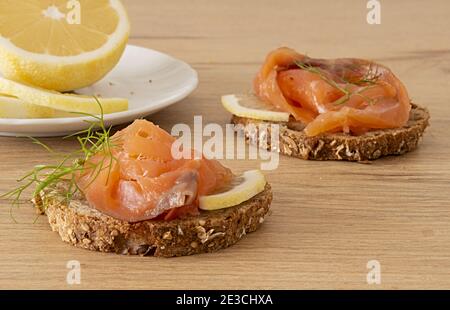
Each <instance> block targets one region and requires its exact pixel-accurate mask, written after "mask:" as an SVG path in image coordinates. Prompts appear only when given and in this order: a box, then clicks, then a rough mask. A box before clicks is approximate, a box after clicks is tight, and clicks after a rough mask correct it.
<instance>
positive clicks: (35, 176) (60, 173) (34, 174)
mask: <svg viewBox="0 0 450 310" xmlns="http://www.w3.org/2000/svg"><path fill="white" fill-rule="evenodd" d="M94 98H95V100H96V102H97V103H98V105H99V106H100V111H101V114H100V115H99V116H97V115H91V114H86V113H77V114H83V115H85V116H88V117H90V118H91V119H93V120H85V121H86V122H87V123H89V126H88V127H87V129H85V130H82V131H79V132H77V133H74V134H71V135H69V136H66V137H64V138H63V139H70V138H75V139H76V140H77V141H78V143H79V145H80V148H79V149H78V150H75V151H74V152H71V153H66V154H64V153H58V152H55V151H54V150H53V149H52V148H50V147H49V146H47V145H46V144H44V143H43V142H41V141H39V140H37V139H35V138H30V139H31V140H32V141H33V143H34V144H37V145H40V146H42V147H43V148H44V149H45V150H47V151H48V152H50V153H52V154H56V155H58V156H59V157H60V160H59V162H58V163H57V164H53V165H37V166H35V167H34V168H33V169H32V170H31V171H29V172H28V173H26V174H25V175H24V176H22V177H21V178H19V179H18V180H17V182H18V184H19V185H18V186H17V187H16V188H15V189H12V190H11V191H9V192H7V193H5V194H3V195H0V198H7V199H12V204H11V207H14V206H19V205H20V203H21V198H22V196H23V194H24V193H25V191H26V190H28V189H30V188H33V187H34V191H33V194H32V195H33V197H31V198H34V197H36V196H38V195H39V194H40V193H41V192H42V191H44V190H45V189H48V188H50V187H52V186H54V185H55V184H57V183H59V182H61V181H64V182H66V184H67V190H66V193H65V199H64V201H61V203H68V202H69V201H70V200H71V199H72V198H73V196H74V195H75V194H76V193H77V192H79V191H81V189H80V188H79V187H78V185H77V182H76V176H77V175H80V174H83V173H85V172H86V170H87V169H88V170H89V173H91V175H90V180H89V181H90V182H89V184H88V186H89V185H90V184H91V183H92V182H93V181H94V180H95V179H96V178H97V176H98V175H99V174H100V172H101V171H103V170H104V169H108V177H107V179H109V174H110V173H111V169H112V166H113V163H114V161H116V160H117V159H116V158H115V157H114V154H113V148H114V146H115V145H114V143H113V141H112V139H111V136H110V134H111V127H109V128H106V126H105V122H104V115H103V108H102V105H101V104H100V102H99V100H98V99H97V98H96V97H94ZM96 154H103V155H104V156H102V160H100V161H99V162H95V163H94V162H92V161H89V159H91V158H92V157H93V156H94V155H96ZM11 209H12V208H11Z"/></svg>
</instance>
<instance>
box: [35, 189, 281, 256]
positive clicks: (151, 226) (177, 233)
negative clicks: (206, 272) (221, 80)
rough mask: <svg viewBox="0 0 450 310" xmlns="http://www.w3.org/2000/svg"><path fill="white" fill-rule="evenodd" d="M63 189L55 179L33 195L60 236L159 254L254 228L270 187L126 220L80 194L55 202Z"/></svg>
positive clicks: (186, 251) (212, 244) (223, 242)
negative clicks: (176, 215) (177, 214)
mask: <svg viewBox="0 0 450 310" xmlns="http://www.w3.org/2000/svg"><path fill="white" fill-rule="evenodd" d="M64 192H65V188H64V186H62V185H61V186H57V187H55V188H54V189H52V190H48V191H46V192H43V193H41V194H40V195H39V196H38V197H36V198H35V199H34V203H35V206H36V207H37V208H38V209H39V210H40V211H41V212H42V213H45V214H46V215H47V217H48V220H49V223H50V226H51V228H52V230H53V231H56V232H58V233H59V235H60V237H61V239H62V240H63V241H65V242H67V243H70V244H72V245H74V246H76V247H80V248H84V249H88V250H93V251H101V252H115V253H119V254H130V255H134V254H137V255H143V256H144V255H148V256H162V257H172V256H184V255H192V254H199V253H206V252H213V251H217V250H220V249H223V248H226V247H229V246H231V245H233V244H235V243H236V242H237V241H239V240H240V239H241V238H242V237H243V236H244V235H245V234H247V233H250V232H253V231H255V230H256V229H258V227H259V226H260V225H261V224H262V223H263V222H264V219H265V217H266V216H267V214H268V212H269V206H270V203H271V202H272V190H271V187H270V185H269V184H267V185H266V187H265V189H264V191H262V192H261V193H259V194H258V195H256V196H254V197H253V198H251V199H249V200H247V201H245V202H243V203H241V204H239V205H237V206H234V207H231V208H226V209H221V210H216V211H201V213H200V215H199V216H192V217H187V218H183V219H176V220H172V221H162V220H161V221H156V220H148V221H143V222H138V223H128V222H124V221H121V220H118V219H115V218H112V217H110V216H108V215H105V214H103V213H101V212H99V211H97V210H95V209H93V208H91V207H90V206H89V205H88V203H87V202H86V201H85V200H84V198H83V197H82V195H81V194H77V196H75V197H73V198H72V199H71V201H70V203H65V204H64V203H61V201H64V200H65V199H64Z"/></svg>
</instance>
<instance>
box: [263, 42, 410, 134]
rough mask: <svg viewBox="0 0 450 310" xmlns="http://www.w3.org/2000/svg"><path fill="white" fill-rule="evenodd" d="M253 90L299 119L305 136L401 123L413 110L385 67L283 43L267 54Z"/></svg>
mask: <svg viewBox="0 0 450 310" xmlns="http://www.w3.org/2000/svg"><path fill="white" fill-rule="evenodd" d="M254 91H255V94H256V95H257V96H258V97H259V98H260V99H261V100H263V101H265V102H268V103H270V104H272V105H273V106H275V107H276V108H277V109H279V110H280V111H284V112H288V113H290V114H291V115H292V116H293V117H294V118H295V119H296V120H297V121H300V122H303V123H304V124H305V125H306V127H305V133H306V135H308V136H316V135H319V134H322V133H327V132H344V133H350V134H354V135H358V134H362V133H364V132H367V131H369V130H374V129H386V128H398V127H402V126H404V125H405V124H406V123H407V121H408V119H409V112H410V110H411V101H410V98H409V96H408V92H407V90H406V88H405V86H404V85H403V83H402V82H401V81H400V80H399V79H398V78H397V77H396V76H395V75H394V74H393V73H392V72H391V71H390V70H389V69H388V68H386V67H385V66H382V65H380V64H377V63H375V62H372V61H368V60H362V59H354V58H342V59H333V60H325V59H315V58H310V57H307V56H305V55H302V54H299V53H297V52H296V51H294V50H292V49H290V48H287V47H283V48H279V49H277V50H275V51H273V52H271V53H269V55H268V56H267V58H266V61H265V62H264V64H263V66H262V68H261V70H260V71H259V73H258V75H257V76H256V78H255V80H254Z"/></svg>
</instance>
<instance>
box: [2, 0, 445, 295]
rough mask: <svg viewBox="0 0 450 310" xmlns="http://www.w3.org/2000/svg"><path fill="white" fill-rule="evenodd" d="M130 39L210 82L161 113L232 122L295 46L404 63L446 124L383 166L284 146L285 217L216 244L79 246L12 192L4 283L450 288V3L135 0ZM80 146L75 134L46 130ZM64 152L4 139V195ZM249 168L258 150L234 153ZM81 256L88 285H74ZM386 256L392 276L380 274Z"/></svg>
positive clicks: (413, 89)
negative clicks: (162, 248) (244, 155)
mask: <svg viewBox="0 0 450 310" xmlns="http://www.w3.org/2000/svg"><path fill="white" fill-rule="evenodd" d="M124 2H125V4H126V6H127V8H128V10H129V15H130V18H131V21H132V36H131V40H130V42H131V43H133V44H137V45H142V46H145V47H149V48H153V49H156V50H160V51H162V52H166V53H169V54H171V55H173V56H175V57H178V58H180V59H183V60H185V61H187V62H189V63H190V64H191V65H192V66H193V67H194V68H195V69H196V70H197V71H198V73H199V77H200V85H199V88H198V89H197V90H196V91H195V92H194V93H193V94H192V95H191V96H190V97H189V98H187V99H186V100H183V101H182V102H180V103H178V104H176V105H174V106H171V107H170V108H168V109H165V110H164V111H161V112H160V113H158V114H155V115H152V116H150V117H149V119H150V120H152V121H153V122H155V123H157V124H160V125H161V126H162V127H163V128H165V129H167V130H170V128H171V126H173V125H174V124H176V123H180V122H183V123H188V124H190V123H192V122H193V116H194V115H203V117H204V121H205V122H216V123H219V124H223V125H224V124H226V123H227V122H228V120H229V117H230V115H229V114H228V113H226V112H225V111H224V110H223V109H222V108H221V105H220V102H219V98H220V96H221V95H222V94H227V93H237V92H243V91H247V90H248V89H249V87H250V83H251V80H252V78H253V76H254V74H255V72H256V71H257V69H258V67H259V66H260V64H261V62H262V60H263V58H264V57H265V55H266V53H267V52H269V51H270V50H271V49H274V48H276V47H279V46H284V45H285V46H290V47H293V48H295V49H297V50H298V51H301V52H304V53H307V54H309V55H312V56H317V57H346V56H348V57H350V56H353V57H360V58H368V59H374V60H377V61H380V62H382V63H384V64H386V65H388V66H390V67H391V68H392V69H393V71H394V72H396V73H397V74H398V76H399V77H400V78H401V79H402V80H403V81H404V82H405V84H406V85H407V87H408V89H409V92H410V95H411V97H412V98H413V100H414V101H415V102H417V103H420V104H422V105H424V106H426V107H428V108H429V110H430V112H431V115H432V121H431V124H432V126H431V127H430V128H429V129H428V130H427V132H426V135H425V137H424V139H423V142H422V144H421V145H420V148H419V149H418V150H417V151H415V152H413V153H410V154H407V155H404V156H401V157H391V158H385V159H381V160H378V161H376V162H374V163H373V164H371V165H363V164H357V163H346V162H313V161H302V160H298V159H293V158H288V157H281V162H280V166H279V168H278V169H276V170H274V171H270V172H267V178H268V180H269V182H270V183H271V184H272V185H273V191H274V201H273V206H272V207H273V214H272V215H271V216H270V217H269V218H268V219H267V221H266V222H265V223H264V225H263V226H262V228H261V229H260V230H259V231H258V232H256V233H253V234H249V235H247V236H246V238H244V239H243V240H242V241H241V242H239V243H238V244H236V245H235V246H233V247H231V248H229V249H226V250H223V251H220V252H218V253H214V254H207V255H199V256H192V257H182V258H176V259H158V258H151V257H127V256H120V255H114V254H102V253H96V252H89V251H86V250H81V249H76V248H73V247H71V246H69V245H67V244H65V243H63V242H61V240H60V238H59V236H58V235H57V234H56V233H54V232H51V231H50V228H49V225H48V223H47V222H46V218H45V217H40V218H39V219H38V220H37V222H36V223H34V224H33V220H34V219H35V214H34V212H33V209H32V208H31V206H29V205H27V204H25V205H23V206H22V207H21V208H20V209H14V210H13V215H14V218H15V219H16V220H17V221H18V223H14V221H13V220H12V218H11V216H10V205H9V202H8V201H5V200H1V201H0V205H1V208H0V249H1V250H0V251H1V254H0V288H56V289H59V288H61V289H66V288H69V289H72V288H83V289H94V288H100V289H106V288H111V289H119V288H127V289H132V288H136V289H174V288H177V289H216V288H218V289H244V288H247V289H249V288H258V289H262V288H274V289H288V288H289V289H304V288H337V289H349V288H362V289H366V288H367V289H372V288H393V289H396V288H450V203H449V200H450V160H449V159H450V138H449V137H450V105H449V100H450V39H449V38H450V20H449V18H448V12H449V10H450V2H449V1H448V0H434V1H428V2H425V1H421V0H414V1H413V0H402V1H400V0H399V1H382V19H381V25H368V24H367V22H366V14H367V8H366V1H363V0H354V1H333V2H331V1H325V0H320V1H318V0H314V1H312V0H308V1H300V0H283V1H281V0H280V1H272V0H258V1H257V0H245V1H242V0H226V1H218V0H214V1H211V0H190V1H182V0H171V1H166V0H152V1H148V0H127V1H124ZM44 141H45V142H46V143H48V144H50V145H51V146H53V147H56V148H58V149H61V150H71V149H73V148H74V147H75V143H73V142H70V141H62V140H61V139H59V138H52V139H44ZM48 160H50V156H49V155H48V154H47V153H46V151H45V150H43V149H41V148H40V147H39V146H37V145H32V144H31V143H30V141H29V140H27V139H19V138H0V176H1V177H0V192H5V191H6V190H8V189H10V188H11V187H13V186H14V185H15V183H14V182H15V181H14V180H15V179H16V178H17V177H19V176H21V175H22V174H23V173H24V172H25V171H28V170H29V169H30V168H31V167H33V166H34V165H36V164H40V163H43V162H46V161H48ZM226 164H227V165H228V166H230V167H231V168H233V169H234V170H236V171H243V170H245V169H253V168H257V167H259V162H258V161H227V162H226ZM69 260H79V261H80V262H81V284H80V285H75V286H69V285H68V284H67V283H66V274H67V271H68V269H67V268H66V263H67V261H69ZM370 260H378V261H379V263H380V265H381V281H382V283H381V285H368V284H367V281H366V276H367V272H368V271H369V270H368V269H367V266H366V264H367V262H368V261H370Z"/></svg>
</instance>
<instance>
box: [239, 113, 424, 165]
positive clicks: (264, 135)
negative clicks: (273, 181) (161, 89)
mask: <svg viewBox="0 0 450 310" xmlns="http://www.w3.org/2000/svg"><path fill="white" fill-rule="evenodd" d="M429 119H430V115H429V112H428V110H427V109H425V108H422V107H419V106H417V105H415V104H412V109H411V112H410V117H409V121H408V123H407V124H406V125H405V126H404V127H402V128H395V129H383V130H374V131H370V132H367V133H365V134H363V135H360V136H352V135H348V134H344V133H336V134H322V135H319V136H315V137H308V136H306V135H305V133H304V132H303V129H304V125H303V124H301V123H299V122H295V121H289V122H284V123H277V124H279V125H280V127H279V146H278V147H277V146H276V145H272V144H271V138H270V135H271V133H270V131H271V130H270V126H269V127H268V129H267V130H259V128H260V127H259V126H258V125H261V124H266V125H267V124H270V123H268V122H265V121H261V120H256V119H251V118H245V117H239V116H236V115H233V118H232V120H231V122H232V123H233V124H236V125H243V126H237V128H238V130H239V131H243V134H244V135H245V138H246V140H247V141H249V143H252V144H256V145H259V146H260V147H261V146H262V147H264V148H265V149H267V150H272V151H279V152H280V153H282V154H285V155H289V156H293V157H298V158H301V159H310V160H348V161H368V160H374V159H377V158H380V157H382V156H387V155H401V154H404V153H406V152H410V151H412V150H414V149H415V148H416V147H417V145H418V143H419V141H420V138H421V137H422V135H423V133H424V131H425V129H426V128H427V126H428V124H429ZM249 125H252V126H249ZM266 127H267V126H266ZM262 128H264V127H262ZM263 139H264V142H262V141H261V140H263Z"/></svg>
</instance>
